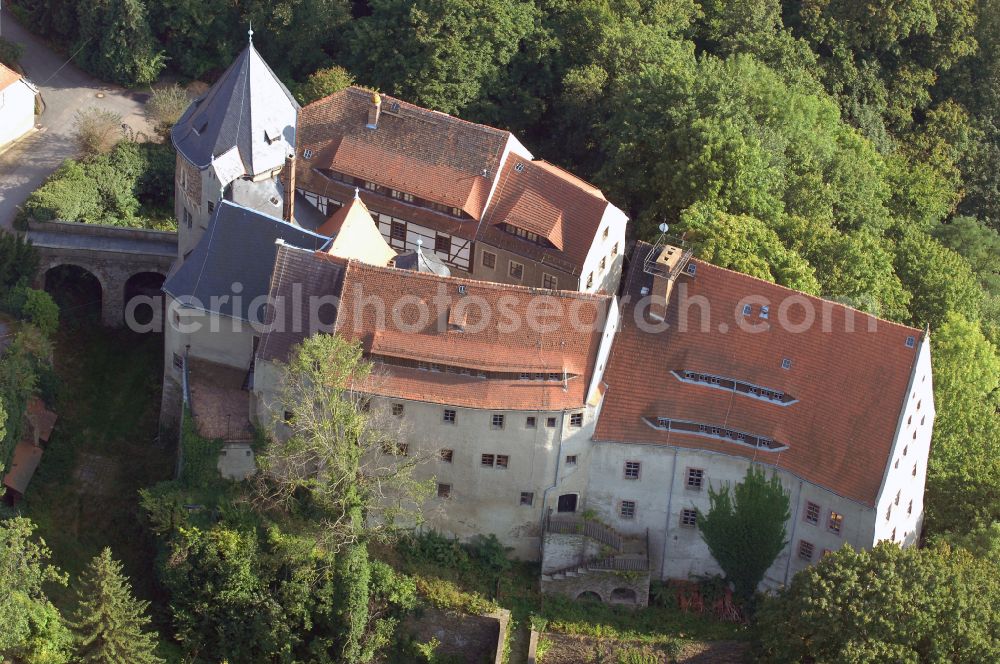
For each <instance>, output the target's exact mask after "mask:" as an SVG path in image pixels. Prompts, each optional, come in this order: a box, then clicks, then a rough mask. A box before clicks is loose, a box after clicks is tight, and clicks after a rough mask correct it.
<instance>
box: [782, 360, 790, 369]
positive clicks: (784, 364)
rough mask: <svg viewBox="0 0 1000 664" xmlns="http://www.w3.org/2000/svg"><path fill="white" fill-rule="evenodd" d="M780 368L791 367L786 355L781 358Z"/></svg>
mask: <svg viewBox="0 0 1000 664" xmlns="http://www.w3.org/2000/svg"><path fill="white" fill-rule="evenodd" d="M781 368H782V369H791V368H792V361H791V360H790V359H788V358H787V357H786V358H784V359H783V360H781Z"/></svg>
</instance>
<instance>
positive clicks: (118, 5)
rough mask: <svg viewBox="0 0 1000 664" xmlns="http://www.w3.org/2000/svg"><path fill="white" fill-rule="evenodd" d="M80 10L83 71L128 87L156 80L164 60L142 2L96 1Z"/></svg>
mask: <svg viewBox="0 0 1000 664" xmlns="http://www.w3.org/2000/svg"><path fill="white" fill-rule="evenodd" d="M77 9H78V12H79V21H80V22H79V32H78V34H77V44H78V48H79V49H81V50H80V55H79V58H80V63H81V65H82V66H83V68H84V69H87V70H88V71H90V72H91V73H93V74H94V75H96V76H98V77H99V78H103V79H104V80H108V81H113V82H115V83H118V84H120V85H124V86H127V87H132V86H137V85H145V84H149V83H152V82H153V81H155V80H156V77H157V76H159V75H160V71H161V70H162V69H163V65H164V62H165V61H164V57H163V53H161V52H158V51H157V50H156V47H157V44H156V42H155V40H154V39H153V33H152V32H151V31H150V29H149V19H148V17H147V15H146V4H145V3H144V2H143V0H93V1H92V2H81V3H79V4H78V5H77Z"/></svg>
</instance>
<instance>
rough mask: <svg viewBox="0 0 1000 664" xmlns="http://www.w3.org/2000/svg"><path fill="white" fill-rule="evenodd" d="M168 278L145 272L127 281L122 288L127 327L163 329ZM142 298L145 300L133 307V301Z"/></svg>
mask: <svg viewBox="0 0 1000 664" xmlns="http://www.w3.org/2000/svg"><path fill="white" fill-rule="evenodd" d="M166 278H167V275H165V274H163V273H161V272H158V271H155V270H143V271H142V272H136V273H135V274H133V275H132V276H130V277H129V278H128V279H126V280H125V283H124V285H123V286H122V305H123V306H122V311H123V315H124V316H125V319H124V323H125V325H126V326H129V325H131V324H132V323H137V324H138V325H140V326H149V327H151V328H152V329H154V330H158V329H162V328H161V326H160V325H159V324H160V323H162V321H163V305H164V297H163V290H162V289H163V282H164V281H166ZM140 297H141V298H143V300H142V301H138V302H136V303H135V304H134V305H131V303H132V301H133V300H135V299H136V298H140ZM149 300H152V302H149ZM130 305H131V306H130Z"/></svg>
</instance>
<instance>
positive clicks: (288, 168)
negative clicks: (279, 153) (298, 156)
mask: <svg viewBox="0 0 1000 664" xmlns="http://www.w3.org/2000/svg"><path fill="white" fill-rule="evenodd" d="M281 181H282V185H284V190H285V192H284V193H285V195H284V199H285V200H284V206H283V208H282V211H281V216H282V218H283V219H284V220H285V221H287V222H289V223H291V221H292V218H293V217H294V215H295V155H294V154H289V155H287V156H286V157H285V168H284V169H283V173H282V180H281Z"/></svg>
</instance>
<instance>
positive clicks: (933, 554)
mask: <svg viewBox="0 0 1000 664" xmlns="http://www.w3.org/2000/svg"><path fill="white" fill-rule="evenodd" d="M997 572H998V570H997V568H996V566H995V563H992V562H988V561H984V560H978V559H976V558H974V557H973V556H972V555H970V554H969V553H967V552H965V551H962V550H955V551H951V550H949V549H948V548H947V547H946V546H944V547H935V548H928V549H918V548H916V547H909V548H906V549H900V548H899V547H898V546H896V545H895V544H891V543H888V542H882V543H880V544H879V545H878V546H876V547H875V548H874V549H872V550H871V551H854V550H853V549H852V548H851V547H850V546H844V547H843V548H841V549H840V550H838V551H836V552H835V553H832V554H830V555H827V556H824V557H823V560H822V561H820V562H819V563H818V564H816V565H812V566H810V567H808V568H806V569H804V570H802V571H801V572H799V573H798V574H796V575H795V578H794V579H793V580H792V584H791V586H789V587H788V588H787V589H785V590H782V591H780V592H779V593H778V595H777V596H775V597H769V598H766V599H765V600H764V601H763V603H762V605H761V607H760V610H759V612H758V623H757V627H756V630H755V638H756V652H755V653H754V654H755V659H754V661H759V662H806V661H815V662H827V661H847V662H888V661H893V662H969V663H970V664H971V663H972V662H992V661H997V659H998V657H1000V645H998V642H997V640H996V633H997V630H998V628H1000V612H998V610H997V605H996V597H997V596H998V593H1000V587H998V585H997V584H998V579H1000V575H998V574H997Z"/></svg>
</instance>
